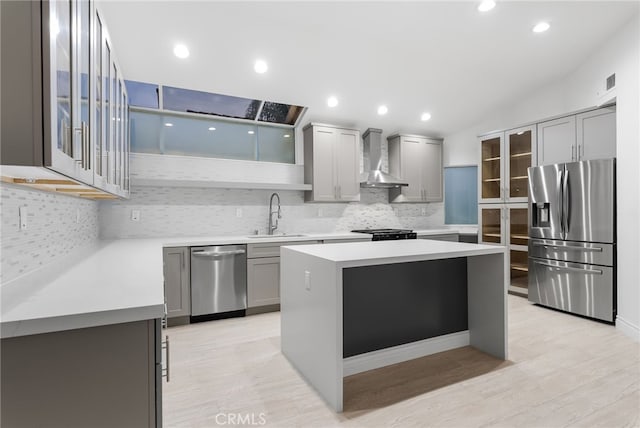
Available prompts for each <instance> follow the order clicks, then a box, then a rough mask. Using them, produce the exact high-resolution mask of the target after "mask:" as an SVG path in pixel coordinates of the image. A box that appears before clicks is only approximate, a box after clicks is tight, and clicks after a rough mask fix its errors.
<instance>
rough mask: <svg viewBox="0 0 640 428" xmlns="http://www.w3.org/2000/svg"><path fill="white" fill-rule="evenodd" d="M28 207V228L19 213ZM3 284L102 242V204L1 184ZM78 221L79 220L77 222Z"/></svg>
mask: <svg viewBox="0 0 640 428" xmlns="http://www.w3.org/2000/svg"><path fill="white" fill-rule="evenodd" d="M22 206H25V207H27V212H28V215H27V228H26V229H25V230H20V223H19V210H20V207H22ZM0 212H1V214H0V216H1V217H2V231H1V234H0V251H1V253H0V259H1V266H2V271H1V272H0V283H5V282H6V281H9V280H11V279H14V278H16V277H18V276H20V275H23V274H25V273H27V272H30V271H33V270H35V269H37V268H39V267H41V266H43V265H46V264H48V263H51V262H52V261H54V260H55V259H56V258H58V257H64V256H66V255H68V254H70V253H71V252H73V251H75V250H77V249H79V248H81V247H83V246H89V245H91V244H93V243H95V241H96V240H97V239H98V231H99V228H98V224H99V222H98V203H97V202H94V201H89V200H85V199H80V198H76V197H73V196H63V195H60V194H57V193H51V192H43V191H38V190H31V189H27V188H24V187H21V186H15V185H10V184H6V183H2V184H0ZM76 220H77V221H76Z"/></svg>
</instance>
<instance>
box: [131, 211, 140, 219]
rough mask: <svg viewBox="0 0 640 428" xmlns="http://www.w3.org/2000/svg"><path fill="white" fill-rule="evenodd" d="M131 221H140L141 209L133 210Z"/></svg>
mask: <svg viewBox="0 0 640 428" xmlns="http://www.w3.org/2000/svg"><path fill="white" fill-rule="evenodd" d="M131 221H140V210H131Z"/></svg>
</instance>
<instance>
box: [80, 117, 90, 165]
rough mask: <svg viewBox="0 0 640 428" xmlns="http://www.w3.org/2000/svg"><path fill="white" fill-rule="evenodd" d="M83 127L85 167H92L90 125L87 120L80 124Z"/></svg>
mask: <svg viewBox="0 0 640 428" xmlns="http://www.w3.org/2000/svg"><path fill="white" fill-rule="evenodd" d="M80 126H81V128H82V147H83V149H84V151H83V155H82V158H83V161H84V169H91V164H90V162H91V157H90V156H89V151H90V148H89V125H87V122H84V121H83V122H82V124H81V125H80Z"/></svg>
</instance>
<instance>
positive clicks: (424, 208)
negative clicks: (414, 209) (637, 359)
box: [420, 207, 427, 215]
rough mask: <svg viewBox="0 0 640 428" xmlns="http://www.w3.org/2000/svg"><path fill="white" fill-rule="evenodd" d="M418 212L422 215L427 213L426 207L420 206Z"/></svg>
mask: <svg viewBox="0 0 640 428" xmlns="http://www.w3.org/2000/svg"><path fill="white" fill-rule="evenodd" d="M420 213H421V214H422V215H427V207H422V209H421V210H420Z"/></svg>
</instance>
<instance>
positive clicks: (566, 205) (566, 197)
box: [562, 169, 571, 239]
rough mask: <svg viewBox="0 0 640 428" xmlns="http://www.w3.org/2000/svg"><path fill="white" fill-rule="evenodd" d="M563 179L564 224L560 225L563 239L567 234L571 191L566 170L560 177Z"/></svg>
mask: <svg viewBox="0 0 640 428" xmlns="http://www.w3.org/2000/svg"><path fill="white" fill-rule="evenodd" d="M562 179H563V183H562V199H563V201H562V202H563V205H562V216H563V218H564V224H563V225H562V230H563V232H564V235H565V239H566V236H567V235H568V234H569V226H570V225H569V216H570V215H571V200H570V197H571V192H570V190H569V171H568V170H566V169H565V170H564V175H563V177H562Z"/></svg>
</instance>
